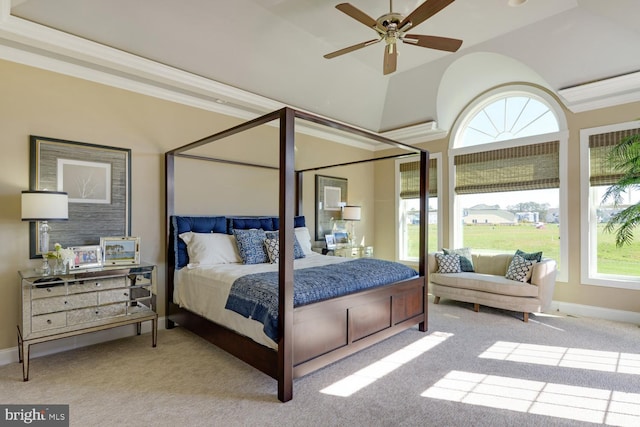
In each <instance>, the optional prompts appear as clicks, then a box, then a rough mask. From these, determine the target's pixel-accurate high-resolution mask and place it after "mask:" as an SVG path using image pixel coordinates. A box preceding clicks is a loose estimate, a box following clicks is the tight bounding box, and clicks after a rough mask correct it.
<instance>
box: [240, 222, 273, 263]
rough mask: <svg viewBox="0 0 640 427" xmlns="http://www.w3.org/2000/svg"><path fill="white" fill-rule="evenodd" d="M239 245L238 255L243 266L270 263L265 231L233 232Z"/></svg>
mask: <svg viewBox="0 0 640 427" xmlns="http://www.w3.org/2000/svg"><path fill="white" fill-rule="evenodd" d="M233 234H234V235H235V236H236V243H237V245H238V253H240V258H242V263H243V264H263V263H265V262H269V256H268V255H267V251H266V250H265V248H264V239H266V237H267V236H266V235H265V232H264V230H233Z"/></svg>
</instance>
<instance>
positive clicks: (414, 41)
mask: <svg viewBox="0 0 640 427" xmlns="http://www.w3.org/2000/svg"><path fill="white" fill-rule="evenodd" d="M454 1H455V0H424V1H423V2H422V3H421V4H420V6H418V7H417V8H415V9H414V10H413V12H411V13H409V15H407V16H403V15H401V14H399V13H395V12H393V1H392V0H390V1H389V9H390V10H389V13H386V14H384V15H382V16H381V17H379V18H378V19H373V18H372V17H370V16H369V15H367V14H366V13H364V12H363V11H361V10H360V9H358V8H356V7H355V6H353V5H351V4H349V3H340V4H338V5H336V9H338V10H339V11H341V12H343V13H345V14H346V15H349V16H350V17H351V18H353V19H355V20H356V21H358V22H360V23H361V24H364V25H366V26H367V27H369V28H371V29H373V30H374V31H376V32H377V33H378V36H379V39H377V40H370V41H368V42H364V43H358V44H355V45H353V46H349V47H346V48H343V49H340V50H336V51H335V52H331V53H327V54H326V55H323V56H324V57H325V58H327V59H331V58H335V57H337V56H340V55H344V54H345V53H349V52H353V51H354V50H358V49H362V48H363V47H367V46H369V45H371V44H373V43H377V42H379V41H382V40H384V41H385V44H386V47H385V53H384V63H383V74H385V75H386V74H391V73H393V72H394V71H396V64H397V57H398V48H397V46H396V43H397V42H398V41H402V42H404V43H409V44H411V45H413V46H419V47H424V48H429V49H438V50H443V51H446V52H456V51H457V50H458V49H459V48H460V46H461V45H462V40H459V39H452V38H449V37H439V36H426V35H419V34H405V33H406V32H407V31H409V30H410V29H413V28H414V27H416V26H418V25H420V24H421V23H422V22H424V21H426V20H427V19H429V18H430V17H432V16H433V15H435V14H436V13H438V12H439V11H441V10H442V9H444V8H445V7H447V6H448V5H450V4H451V3H453V2H454ZM509 1H512V0H509ZM520 1H522V0H520Z"/></svg>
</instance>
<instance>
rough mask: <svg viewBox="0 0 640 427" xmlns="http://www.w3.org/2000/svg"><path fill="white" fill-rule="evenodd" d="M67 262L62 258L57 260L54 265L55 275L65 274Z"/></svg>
mask: <svg viewBox="0 0 640 427" xmlns="http://www.w3.org/2000/svg"><path fill="white" fill-rule="evenodd" d="M64 273H65V262H64V260H63V259H62V258H56V259H55V260H54V263H53V274H64Z"/></svg>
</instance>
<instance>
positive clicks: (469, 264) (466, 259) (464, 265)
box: [442, 248, 475, 272]
mask: <svg viewBox="0 0 640 427" xmlns="http://www.w3.org/2000/svg"><path fill="white" fill-rule="evenodd" d="M442 252H444V254H445V255H460V270H462V271H469V272H474V271H475V270H474V268H473V258H472V257H471V248H460V249H442Z"/></svg>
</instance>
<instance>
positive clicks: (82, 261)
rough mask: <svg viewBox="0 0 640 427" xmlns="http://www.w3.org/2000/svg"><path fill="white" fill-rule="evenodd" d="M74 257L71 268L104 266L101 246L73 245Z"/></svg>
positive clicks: (70, 264)
mask: <svg viewBox="0 0 640 427" xmlns="http://www.w3.org/2000/svg"><path fill="white" fill-rule="evenodd" d="M70 249H71V250H72V251H73V259H72V260H71V263H69V270H80V269H83V268H95V267H102V250H101V249H100V246H97V245H95V246H72V247H71V248H70Z"/></svg>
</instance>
